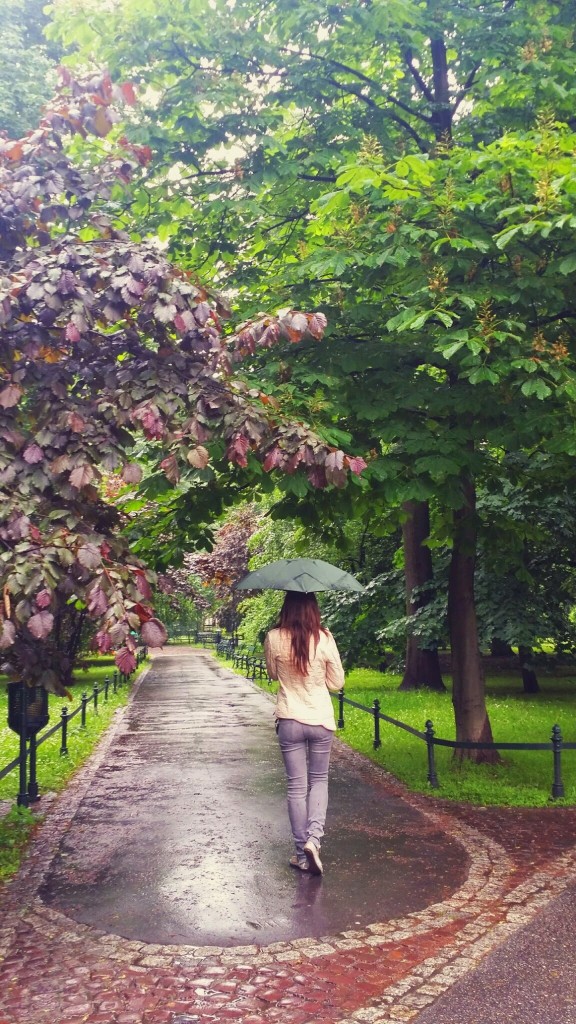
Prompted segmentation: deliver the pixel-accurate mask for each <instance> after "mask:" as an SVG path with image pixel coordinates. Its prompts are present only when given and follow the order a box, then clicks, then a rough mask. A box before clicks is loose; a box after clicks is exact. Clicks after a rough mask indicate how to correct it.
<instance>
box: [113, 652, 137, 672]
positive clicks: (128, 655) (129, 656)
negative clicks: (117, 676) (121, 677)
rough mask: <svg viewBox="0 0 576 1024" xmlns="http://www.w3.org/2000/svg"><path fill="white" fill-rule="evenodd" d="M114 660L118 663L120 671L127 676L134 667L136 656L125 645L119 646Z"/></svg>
mask: <svg viewBox="0 0 576 1024" xmlns="http://www.w3.org/2000/svg"><path fill="white" fill-rule="evenodd" d="M114 661H115V662H116V664H117V665H118V668H119V669H120V671H121V672H124V674H125V675H127V676H128V675H130V673H131V672H133V671H134V669H135V668H136V658H135V656H134V654H133V652H132V651H129V650H128V648H127V647H121V648H120V650H119V651H116V655H115V657H114Z"/></svg>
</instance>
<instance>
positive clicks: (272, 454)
mask: <svg viewBox="0 0 576 1024" xmlns="http://www.w3.org/2000/svg"><path fill="white" fill-rule="evenodd" d="M285 458H286V455H285V454H284V452H283V451H282V449H281V448H278V447H276V448H272V449H271V450H270V451H269V452H268V454H267V456H266V458H265V459H264V463H263V466H264V469H265V470H266V472H267V473H268V472H269V471H270V470H271V469H276V467H277V466H281V465H282V463H283V462H284V459H285Z"/></svg>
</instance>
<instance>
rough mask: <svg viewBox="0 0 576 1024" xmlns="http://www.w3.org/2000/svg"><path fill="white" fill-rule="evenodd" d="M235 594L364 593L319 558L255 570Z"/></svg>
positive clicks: (341, 571) (285, 560)
mask: <svg viewBox="0 0 576 1024" xmlns="http://www.w3.org/2000/svg"><path fill="white" fill-rule="evenodd" d="M234 590H298V591H300V593H302V594H311V593H312V592H314V591H317V590H357V591H361V590H364V587H363V586H362V584H361V583H359V582H358V580H357V579H354V576H351V575H350V573H349V572H345V571H344V569H339V568H338V566H336V565H331V564H330V562H323V561H322V560H321V559H320V558H281V559H280V560H279V561H278V562H269V563H268V565H263V566H262V568H261V569H254V571H253V572H249V573H248V575H247V576H245V577H244V579H242V580H240V582H239V583H236V585H235V587H234Z"/></svg>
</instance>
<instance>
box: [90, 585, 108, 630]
mask: <svg viewBox="0 0 576 1024" xmlns="http://www.w3.org/2000/svg"><path fill="white" fill-rule="evenodd" d="M107 610H108V598H107V596H106V594H105V592H104V591H103V590H102V587H99V586H96V587H92V589H91V591H90V594H89V597H88V611H89V612H90V614H91V615H94V616H98V615H104V613H105V612H106V611H107ZM105 635H106V636H108V637H109V634H108V633H106V634H105Z"/></svg>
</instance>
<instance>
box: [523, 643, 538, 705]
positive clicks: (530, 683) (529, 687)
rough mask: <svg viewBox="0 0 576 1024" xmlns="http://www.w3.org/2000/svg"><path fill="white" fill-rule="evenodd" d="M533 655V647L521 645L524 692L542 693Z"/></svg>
mask: <svg viewBox="0 0 576 1024" xmlns="http://www.w3.org/2000/svg"><path fill="white" fill-rule="evenodd" d="M532 655H533V652H532V648H531V647H522V646H520V647H519V648H518V657H519V659H520V670H521V672H522V685H523V687H524V693H540V686H539V684H538V677H537V675H536V672H535V671H534V663H533V661H532Z"/></svg>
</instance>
